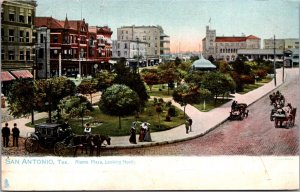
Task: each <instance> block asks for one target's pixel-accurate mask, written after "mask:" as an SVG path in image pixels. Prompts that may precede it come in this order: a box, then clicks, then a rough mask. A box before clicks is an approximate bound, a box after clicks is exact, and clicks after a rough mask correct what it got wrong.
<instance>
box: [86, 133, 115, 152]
mask: <svg viewBox="0 0 300 192" xmlns="http://www.w3.org/2000/svg"><path fill="white" fill-rule="evenodd" d="M110 140H111V138H110V137H109V136H105V135H93V142H94V145H93V146H92V147H91V150H90V153H91V154H90V155H93V153H94V150H95V149H96V155H97V156H100V150H101V147H102V144H103V143H104V141H106V144H107V145H110Z"/></svg>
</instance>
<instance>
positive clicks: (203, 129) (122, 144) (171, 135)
mask: <svg viewBox="0 0 300 192" xmlns="http://www.w3.org/2000/svg"><path fill="white" fill-rule="evenodd" d="M276 71H277V73H276V74H277V75H276V78H277V86H276V87H275V85H274V80H272V81H271V82H269V83H267V84H265V85H263V86H261V87H259V88H258V89H255V90H253V91H251V92H248V93H247V94H244V95H240V94H237V93H236V94H234V95H233V96H234V97H235V98H234V100H236V101H238V103H246V104H248V105H251V104H252V103H254V102H255V101H257V100H258V99H260V98H261V97H263V96H265V95H266V94H269V93H270V92H272V90H274V89H275V88H277V87H279V86H280V85H281V84H282V69H278V70H276ZM285 72H286V73H285V74H286V75H285V78H286V76H288V75H299V69H298V68H294V69H285ZM96 97H97V98H98V97H99V96H98V95H97V96H96ZM98 100H99V99H98ZM93 101H97V99H96V98H95V97H94V98H93ZM172 103H173V105H175V106H176V107H178V108H180V109H182V110H183V107H181V106H180V105H179V104H178V103H175V102H174V101H173V102H172ZM231 103H232V102H231V101H229V102H227V103H225V104H224V105H222V106H220V107H218V108H215V109H213V110H211V111H209V112H200V111H198V110H197V109H196V108H195V107H193V106H191V105H187V106H186V114H187V115H188V116H189V117H191V118H192V119H193V124H192V132H189V134H186V132H185V125H181V126H178V127H176V128H173V129H170V130H167V131H161V132H154V133H151V137H152V142H138V144H130V143H129V135H128V136H121V137H111V145H110V146H107V148H133V147H142V146H153V145H159V144H167V143H174V142H178V141H184V140H189V139H193V138H196V137H199V136H202V135H204V134H206V133H207V132H209V131H211V130H213V129H214V128H216V127H217V126H218V125H220V124H222V123H224V122H225V121H226V120H227V118H228V116H229V111H230V110H231ZM249 113H250V114H251V111H250V112H249ZM46 116H47V113H39V114H36V115H35V119H39V118H43V117H46ZM30 120H31V117H29V118H20V119H16V120H11V121H8V124H9V127H10V128H12V127H13V123H17V124H18V127H19V128H20V132H21V133H20V135H21V137H26V135H27V132H33V129H32V128H30V127H27V126H25V124H26V123H28V122H30ZM4 124H5V123H2V127H3V126H4ZM150 129H151V126H150ZM137 137H138V135H137Z"/></svg>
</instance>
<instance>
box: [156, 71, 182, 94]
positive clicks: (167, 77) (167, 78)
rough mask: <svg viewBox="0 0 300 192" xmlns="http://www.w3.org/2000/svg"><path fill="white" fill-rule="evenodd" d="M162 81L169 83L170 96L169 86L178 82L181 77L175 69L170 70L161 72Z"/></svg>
mask: <svg viewBox="0 0 300 192" xmlns="http://www.w3.org/2000/svg"><path fill="white" fill-rule="evenodd" d="M160 79H161V82H162V83H168V95H169V94H170V86H169V85H171V84H173V83H174V82H175V81H178V79H179V75H178V73H177V72H176V70H175V69H173V68H169V69H167V70H164V71H162V72H161V76H160Z"/></svg>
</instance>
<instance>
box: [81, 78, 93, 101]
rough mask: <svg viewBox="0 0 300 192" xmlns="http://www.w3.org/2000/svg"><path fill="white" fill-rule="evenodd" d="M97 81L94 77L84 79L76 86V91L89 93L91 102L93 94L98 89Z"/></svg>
mask: <svg viewBox="0 0 300 192" xmlns="http://www.w3.org/2000/svg"><path fill="white" fill-rule="evenodd" d="M97 88H98V81H97V80H95V79H84V80H83V81H81V83H80V84H79V85H78V87H77V93H81V94H84V95H86V94H89V95H90V98H91V103H93V101H92V99H93V97H92V96H93V94H94V93H97V91H98V89H97Z"/></svg>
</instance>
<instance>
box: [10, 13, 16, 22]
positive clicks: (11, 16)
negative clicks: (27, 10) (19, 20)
mask: <svg viewBox="0 0 300 192" xmlns="http://www.w3.org/2000/svg"><path fill="white" fill-rule="evenodd" d="M8 19H9V21H15V12H10V13H9V15H8Z"/></svg>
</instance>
